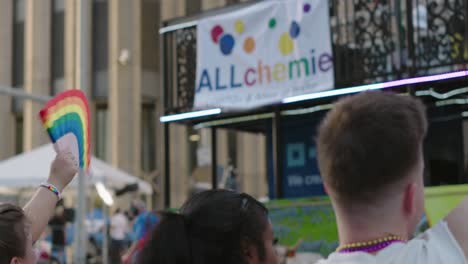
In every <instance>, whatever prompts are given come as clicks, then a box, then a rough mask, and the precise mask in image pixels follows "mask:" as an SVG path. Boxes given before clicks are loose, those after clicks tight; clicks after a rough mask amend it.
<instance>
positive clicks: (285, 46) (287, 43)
mask: <svg viewBox="0 0 468 264" xmlns="http://www.w3.org/2000/svg"><path fill="white" fill-rule="evenodd" d="M278 47H279V50H280V52H281V54H283V55H284V56H286V55H289V54H291V53H292V52H293V51H294V41H293V40H292V38H291V37H290V36H289V34H288V33H283V34H282V35H281V37H280V40H279V44H278Z"/></svg>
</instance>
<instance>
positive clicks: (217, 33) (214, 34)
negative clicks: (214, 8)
mask: <svg viewBox="0 0 468 264" xmlns="http://www.w3.org/2000/svg"><path fill="white" fill-rule="evenodd" d="M223 33H224V30H223V28H222V27H221V26H220V25H217V26H215V27H214V28H213V29H212V30H211V39H212V40H213V42H214V43H218V42H219V38H220V37H221V35H223Z"/></svg>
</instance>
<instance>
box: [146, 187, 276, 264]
mask: <svg viewBox="0 0 468 264" xmlns="http://www.w3.org/2000/svg"><path fill="white" fill-rule="evenodd" d="M275 241H276V240H275V238H274V236H273V231H272V227H271V224H270V222H269V220H268V211H267V209H266V208H265V207H264V206H263V205H262V204H261V203H259V202H258V201H256V200H255V199H254V198H252V197H251V196H249V195H247V194H238V193H235V192H232V191H227V190H211V191H205V192H202V193H199V194H196V195H195V196H193V197H192V198H191V199H190V200H188V201H187V202H186V203H185V205H184V206H183V207H182V208H181V210H180V213H164V214H163V215H162V220H161V222H160V223H159V225H157V227H156V228H155V229H154V230H153V233H152V235H151V237H150V238H149V240H148V241H147V242H146V244H145V246H144V248H143V251H142V253H141V256H140V259H139V263H140V264H150V263H151V264H219V263H224V264H260V263H263V264H277V263H278V259H277V256H276V253H275V249H274V244H275Z"/></svg>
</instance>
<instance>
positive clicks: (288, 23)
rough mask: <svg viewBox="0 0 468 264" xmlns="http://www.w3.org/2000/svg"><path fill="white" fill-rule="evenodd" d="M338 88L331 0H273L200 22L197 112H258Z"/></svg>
mask: <svg viewBox="0 0 468 264" xmlns="http://www.w3.org/2000/svg"><path fill="white" fill-rule="evenodd" d="M333 86H334V78H333V58H332V48H331V39H330V26H329V9H328V1H326V0H269V1H264V2H261V3H258V4H255V5H252V6H250V7H247V8H243V9H241V10H237V11H234V12H231V13H227V14H221V15H217V16H213V17H209V18H205V19H202V20H200V21H199V22H198V28H197V79H196V84H195V89H196V91H195V108H196V109H207V108H218V107H220V108H225V109H226V108H227V109H237V110H241V109H247V108H254V107H258V106H262V105H268V104H274V103H279V102H281V100H282V99H284V98H286V97H290V96H296V95H301V94H307V93H312V92H317V91H323V90H327V89H332V88H333Z"/></svg>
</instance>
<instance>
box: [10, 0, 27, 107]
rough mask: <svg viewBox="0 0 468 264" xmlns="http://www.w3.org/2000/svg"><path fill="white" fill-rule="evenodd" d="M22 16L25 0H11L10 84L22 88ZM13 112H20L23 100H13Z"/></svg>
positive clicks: (23, 14)
mask: <svg viewBox="0 0 468 264" xmlns="http://www.w3.org/2000/svg"><path fill="white" fill-rule="evenodd" d="M24 18H25V0H15V1H13V76H12V85H13V87H15V88H23V85H24ZM12 110H13V113H22V111H23V102H22V100H19V99H14V100H13V106H12Z"/></svg>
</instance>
